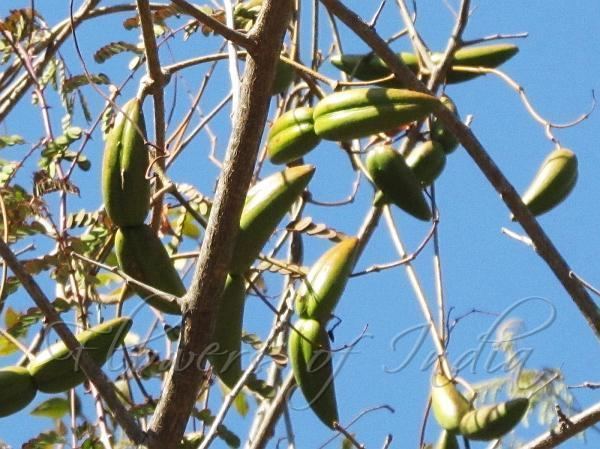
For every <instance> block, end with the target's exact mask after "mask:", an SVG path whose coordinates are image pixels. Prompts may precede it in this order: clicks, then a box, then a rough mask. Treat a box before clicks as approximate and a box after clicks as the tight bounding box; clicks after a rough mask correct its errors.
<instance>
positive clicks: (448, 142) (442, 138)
mask: <svg viewBox="0 0 600 449" xmlns="http://www.w3.org/2000/svg"><path fill="white" fill-rule="evenodd" d="M440 101H441V102H442V104H443V105H444V106H446V107H447V108H448V109H450V111H451V112H452V113H453V114H454V115H455V116H456V117H457V118H458V119H460V117H459V115H458V108H457V107H456V105H455V104H454V102H453V101H452V100H451V99H450V97H448V96H446V95H442V96H441V97H440ZM431 139H432V140H434V141H436V142H439V143H440V144H441V145H442V147H443V148H444V151H445V152H446V154H450V153H452V152H453V151H454V150H456V148H458V144H459V142H458V139H457V138H456V137H454V134H452V133H451V132H450V131H448V130H447V129H446V128H444V125H443V124H442V123H441V122H440V121H439V120H438V119H437V117H434V118H433V119H432V120H431Z"/></svg>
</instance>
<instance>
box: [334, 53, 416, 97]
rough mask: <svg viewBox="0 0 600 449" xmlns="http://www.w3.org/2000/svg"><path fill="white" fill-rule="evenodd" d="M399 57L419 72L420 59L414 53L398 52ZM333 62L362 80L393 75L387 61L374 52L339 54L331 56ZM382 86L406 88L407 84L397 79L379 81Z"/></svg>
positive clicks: (414, 71)
mask: <svg viewBox="0 0 600 449" xmlns="http://www.w3.org/2000/svg"><path fill="white" fill-rule="evenodd" d="M397 56H398V58H399V59H401V60H402V62H404V64H405V65H406V66H407V67H408V68H409V69H410V70H411V71H412V72H413V73H415V74H416V73H418V72H419V60H418V58H417V56H416V55H415V54H414V53H398V54H397ZM331 63H332V64H333V65H334V66H335V67H337V68H338V69H340V70H341V71H343V72H345V73H347V74H348V75H350V76H351V77H352V78H355V79H358V80H361V81H373V80H376V79H381V78H385V77H387V76H390V75H391V73H392V72H391V71H390V69H388V67H387V65H386V64H385V62H383V61H382V60H381V58H379V57H378V56H376V55H375V54H374V53H367V54H364V55H353V54H347V55H346V54H345V55H337V56H333V57H332V58H331ZM377 85H378V86H381V87H393V88H399V89H401V88H405V87H406V86H405V85H404V84H403V83H401V82H400V81H398V80H396V79H392V80H389V81H384V82H381V83H377Z"/></svg>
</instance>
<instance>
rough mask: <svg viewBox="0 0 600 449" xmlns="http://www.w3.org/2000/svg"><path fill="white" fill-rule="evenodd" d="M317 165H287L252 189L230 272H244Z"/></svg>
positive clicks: (300, 192)
mask: <svg viewBox="0 0 600 449" xmlns="http://www.w3.org/2000/svg"><path fill="white" fill-rule="evenodd" d="M314 171H315V167H313V166H312V165H300V166H296V167H290V168H286V169H285V170H283V171H281V172H278V173H275V174H273V175H271V176H269V177H268V178H265V179H263V180H262V181H260V182H259V183H257V184H256V185H255V186H254V187H252V188H251V189H250V190H249V191H248V195H247V196H246V204H245V205H244V209H243V210H242V216H241V218H240V230H239V233H238V236H237V239H236V242H235V245H234V250H233V257H232V261H231V267H230V270H229V271H230V273H232V274H243V273H244V272H245V271H246V270H247V269H248V268H249V267H250V265H251V264H252V262H253V261H254V260H255V259H256V258H257V257H258V254H259V253H260V250H261V249H262V247H263V246H265V243H267V240H268V239H269V237H270V236H271V234H272V233H273V231H274V230H275V228H276V226H277V224H278V223H279V222H280V221H281V219H282V218H283V216H284V215H285V214H286V212H287V211H288V210H289V209H290V207H292V204H294V202H295V201H296V200H297V199H298V198H299V197H300V195H301V194H302V191H303V190H304V189H305V188H306V186H307V185H308V183H309V181H310V179H311V178H312V176H313V173H314Z"/></svg>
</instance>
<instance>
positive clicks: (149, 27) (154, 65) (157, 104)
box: [136, 0, 165, 232]
mask: <svg viewBox="0 0 600 449" xmlns="http://www.w3.org/2000/svg"><path fill="white" fill-rule="evenodd" d="M136 4H137V8H138V14H139V16H140V26H141V27H142V38H143V40H144V53H145V55H146V69H147V72H148V77H149V78H150V86H149V88H150V92H151V93H152V98H153V99H154V140H155V146H154V149H155V151H154V152H153V153H154V156H155V157H156V158H157V159H158V160H157V161H156V165H157V166H158V167H159V168H160V170H161V171H162V170H164V168H165V159H164V157H163V156H164V154H165V94H164V90H163V89H164V86H165V77H164V75H163V72H162V69H161V67H160V59H159V57H158V47H157V45H156V39H155V38H154V23H153V21H152V12H151V10H150V3H149V2H148V0H137V1H136ZM155 179H156V184H155V187H156V190H160V188H161V182H160V179H159V178H155ZM163 197H164V195H159V196H158V197H157V198H156V199H155V201H154V204H153V205H152V229H153V230H154V231H155V232H156V231H157V230H158V227H159V226H160V220H161V217H162V207H163Z"/></svg>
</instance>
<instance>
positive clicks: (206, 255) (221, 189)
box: [149, 0, 292, 449]
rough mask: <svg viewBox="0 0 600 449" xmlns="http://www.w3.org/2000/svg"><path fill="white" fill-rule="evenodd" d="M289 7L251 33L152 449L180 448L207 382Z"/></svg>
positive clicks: (270, 4)
mask: <svg viewBox="0 0 600 449" xmlns="http://www.w3.org/2000/svg"><path fill="white" fill-rule="evenodd" d="M291 4H292V2H291V0H268V1H265V2H264V4H263V8H262V10H261V13H260V15H259V17H258V19H257V23H256V26H255V28H254V29H253V30H252V31H251V33H250V34H249V36H248V39H251V40H252V42H253V45H252V47H253V48H256V49H257V51H256V52H253V53H252V54H251V55H250V56H249V57H248V58H247V63H246V70H245V73H244V77H243V80H242V85H241V95H240V99H241V103H240V105H239V109H238V110H237V111H235V113H236V115H235V119H234V125H233V130H232V134H231V139H230V141H229V146H228V149H227V155H226V160H225V164H224V168H223V172H222V173H221V176H220V178H219V182H218V185H217V191H216V194H215V201H214V204H213V208H212V211H211V214H210V218H209V222H208V227H207V230H206V235H205V238H204V241H203V243H202V247H201V249H200V256H199V260H198V265H197V267H196V272H195V273H194V278H193V280H192V284H191V286H190V289H189V291H188V293H187V295H186V296H185V298H184V304H183V324H182V329H181V340H180V344H179V350H178V352H177V356H176V359H175V362H174V363H173V366H172V368H171V370H170V372H169V373H168V376H167V381H166V385H165V388H164V391H163V394H162V395H161V398H160V402H159V404H158V407H157V409H156V412H155V415H154V418H153V421H152V425H151V428H150V431H149V434H150V447H151V448H153V449H154V448H156V449H159V448H160V449H170V448H175V447H177V446H178V443H179V441H181V438H182V436H183V432H184V429H185V426H186V423H187V421H188V418H189V415H190V412H191V410H192V407H193V406H194V403H195V401H196V396H197V394H198V390H199V388H200V385H201V382H202V380H203V369H202V368H203V366H204V358H205V352H206V350H207V348H208V345H209V342H210V338H211V334H212V329H213V327H214V317H215V315H216V312H217V309H218V302H217V301H216V300H217V299H218V298H219V296H220V293H221V290H222V288H223V284H224V281H225V276H226V274H227V267H228V265H229V262H230V259H231V252H232V249H233V243H234V239H235V236H236V235H237V231H238V226H239V219H240V215H241V210H242V207H243V203H244V199H245V195H246V191H247V189H248V186H249V184H250V180H251V178H252V173H253V170H254V164H255V162H256V157H257V154H258V147H259V144H260V140H261V137H262V133H263V129H264V126H265V123H266V117H267V113H268V108H269V103H270V99H271V95H270V92H271V85H272V83H273V78H274V73H275V67H276V63H277V61H278V59H279V52H280V49H281V42H282V40H283V35H284V32H285V29H286V25H287V23H288V17H289V14H290V11H291Z"/></svg>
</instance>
